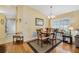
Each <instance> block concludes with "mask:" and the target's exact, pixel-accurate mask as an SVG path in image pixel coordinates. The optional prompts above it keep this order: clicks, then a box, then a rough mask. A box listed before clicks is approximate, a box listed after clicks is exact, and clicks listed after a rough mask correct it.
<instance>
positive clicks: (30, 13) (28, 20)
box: [16, 6, 48, 41]
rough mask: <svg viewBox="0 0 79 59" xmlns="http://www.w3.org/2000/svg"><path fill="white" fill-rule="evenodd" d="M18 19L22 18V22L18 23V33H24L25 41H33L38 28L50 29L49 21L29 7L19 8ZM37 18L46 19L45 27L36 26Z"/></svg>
mask: <svg viewBox="0 0 79 59" xmlns="http://www.w3.org/2000/svg"><path fill="white" fill-rule="evenodd" d="M16 11H17V19H19V18H21V19H22V21H21V22H19V21H18V22H17V32H23V35H24V37H25V40H26V41H27V40H32V33H33V32H35V31H36V29H37V28H41V27H48V19H47V18H46V17H45V16H44V15H43V14H42V13H40V12H39V11H37V10H35V9H32V8H31V7H29V6H18V7H17V10H16ZM35 18H42V19H44V25H43V26H35Z"/></svg>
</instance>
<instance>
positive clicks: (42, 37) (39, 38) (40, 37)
mask: <svg viewBox="0 0 79 59" xmlns="http://www.w3.org/2000/svg"><path fill="white" fill-rule="evenodd" d="M45 34H46V33H42V32H41V30H40V29H39V30H37V44H39V42H40V43H41V47H43V43H44V41H45V40H47V39H48V37H47V36H45Z"/></svg>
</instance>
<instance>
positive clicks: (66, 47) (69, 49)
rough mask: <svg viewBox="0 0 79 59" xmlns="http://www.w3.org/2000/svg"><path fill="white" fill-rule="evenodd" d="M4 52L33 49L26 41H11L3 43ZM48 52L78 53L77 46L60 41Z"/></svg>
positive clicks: (31, 51)
mask: <svg viewBox="0 0 79 59" xmlns="http://www.w3.org/2000/svg"><path fill="white" fill-rule="evenodd" d="M5 46H6V53H33V50H32V49H31V47H30V46H29V45H28V44H27V43H23V44H13V43H12V42H10V43H7V44H5ZM50 53H79V48H75V45H70V44H66V43H60V44H59V45H58V46H57V47H56V48H54V49H52V50H51V51H50Z"/></svg>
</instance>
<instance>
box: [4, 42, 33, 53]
mask: <svg viewBox="0 0 79 59" xmlns="http://www.w3.org/2000/svg"><path fill="white" fill-rule="evenodd" d="M6 52H8V53H32V52H33V51H32V49H31V48H30V47H29V46H28V44H27V43H23V44H13V43H7V44H6Z"/></svg>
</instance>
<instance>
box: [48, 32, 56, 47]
mask: <svg viewBox="0 0 79 59" xmlns="http://www.w3.org/2000/svg"><path fill="white" fill-rule="evenodd" d="M49 39H50V43H51V44H52V45H53V44H54V42H55V43H56V35H55V34H54V33H50V35H49Z"/></svg>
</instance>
